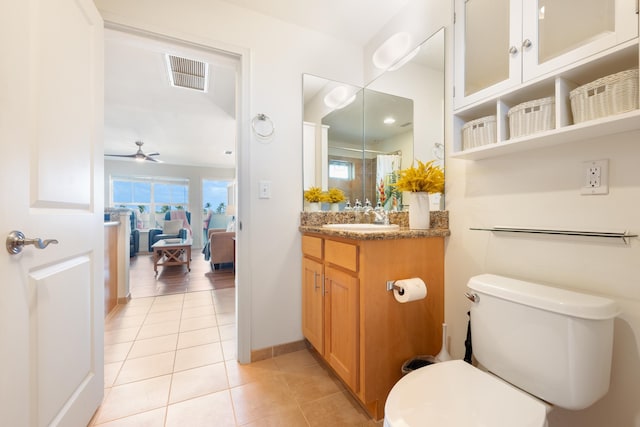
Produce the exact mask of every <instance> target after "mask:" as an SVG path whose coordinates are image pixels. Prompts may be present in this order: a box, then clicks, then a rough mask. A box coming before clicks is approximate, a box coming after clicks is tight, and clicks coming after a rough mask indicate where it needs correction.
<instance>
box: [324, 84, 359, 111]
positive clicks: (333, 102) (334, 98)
mask: <svg viewBox="0 0 640 427" xmlns="http://www.w3.org/2000/svg"><path fill="white" fill-rule="evenodd" d="M349 95H350V94H349V89H348V88H347V87H346V86H337V87H335V88H333V89H332V90H331V92H329V93H328V94H327V95H326V96H325V97H324V105H326V106H327V107H329V108H332V109H334V110H339V109H340V108H344V107H346V106H347V105H349V104H351V103H352V102H353V101H354V100H355V99H356V96H355V95H351V96H349Z"/></svg>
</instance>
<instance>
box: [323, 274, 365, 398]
mask: <svg viewBox="0 0 640 427" xmlns="http://www.w3.org/2000/svg"><path fill="white" fill-rule="evenodd" d="M324 310H325V325H324V327H325V352H324V356H325V359H326V360H327V362H328V363H329V365H331V367H332V368H333V369H334V370H335V372H336V373H337V374H338V375H339V376H340V377H341V378H342V380H343V381H344V382H345V383H346V384H347V385H348V386H349V388H351V390H353V391H354V392H357V391H358V354H359V351H358V350H359V344H358V331H359V325H358V319H359V317H358V279H357V278H356V277H354V276H352V275H350V274H347V273H345V272H343V271H340V270H336V269H334V268H331V267H326V269H325V299H324Z"/></svg>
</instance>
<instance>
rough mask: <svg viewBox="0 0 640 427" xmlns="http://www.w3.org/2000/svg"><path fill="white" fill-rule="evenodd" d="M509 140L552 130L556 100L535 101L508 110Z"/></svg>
mask: <svg viewBox="0 0 640 427" xmlns="http://www.w3.org/2000/svg"><path fill="white" fill-rule="evenodd" d="M507 116H509V129H510V131H511V138H517V137H519V136H524V135H530V134H532V133H536V132H541V131H544V130H549V129H553V128H555V126H556V99H555V97H553V96H551V97H549V98H542V99H536V100H534V101H527V102H523V103H522V104H518V105H516V106H515V107H512V108H511V109H509V112H508V113H507Z"/></svg>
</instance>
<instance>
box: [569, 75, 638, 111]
mask: <svg viewBox="0 0 640 427" xmlns="http://www.w3.org/2000/svg"><path fill="white" fill-rule="evenodd" d="M569 98H570V99H571V111H572V112H573V122H574V123H580V122H584V121H587V120H593V119H597V118H600V117H606V116H610V115H613V114H619V113H624V112H625V111H631V110H635V109H637V108H638V69H637V68H636V69H633V70H627V71H622V72H619V73H616V74H611V75H609V76H606V77H602V78H600V79H598V80H594V81H592V82H591V83H587V84H586V85H583V86H580V87H578V88H576V89H574V90H572V91H571V92H570V93H569Z"/></svg>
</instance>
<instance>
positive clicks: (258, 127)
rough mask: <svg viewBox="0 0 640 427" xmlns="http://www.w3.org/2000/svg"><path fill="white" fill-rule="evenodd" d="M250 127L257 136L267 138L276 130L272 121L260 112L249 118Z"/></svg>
mask: <svg viewBox="0 0 640 427" xmlns="http://www.w3.org/2000/svg"><path fill="white" fill-rule="evenodd" d="M251 128H252V129H253V133H255V134H256V136H257V137H258V138H261V139H269V138H271V137H272V136H273V134H274V133H275V131H276V127H275V126H274V125H273V121H272V120H271V118H270V117H269V116H267V115H266V114H263V113H260V114H256V116H255V117H254V118H253V119H252V120H251Z"/></svg>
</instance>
